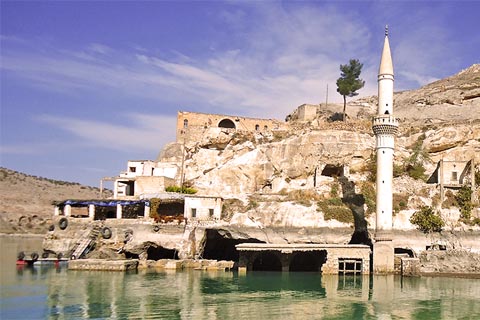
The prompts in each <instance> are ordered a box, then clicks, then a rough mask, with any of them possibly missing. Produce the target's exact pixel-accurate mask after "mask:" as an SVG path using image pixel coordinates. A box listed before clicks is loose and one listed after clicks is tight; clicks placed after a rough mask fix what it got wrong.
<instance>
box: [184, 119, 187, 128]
mask: <svg viewBox="0 0 480 320" xmlns="http://www.w3.org/2000/svg"><path fill="white" fill-rule="evenodd" d="M187 127H188V120H187V119H185V120H183V128H184V129H186V128H187Z"/></svg>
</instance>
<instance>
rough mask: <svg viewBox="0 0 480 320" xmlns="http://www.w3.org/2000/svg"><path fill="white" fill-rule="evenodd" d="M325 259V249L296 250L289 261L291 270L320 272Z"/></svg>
mask: <svg viewBox="0 0 480 320" xmlns="http://www.w3.org/2000/svg"><path fill="white" fill-rule="evenodd" d="M325 261H327V253H326V251H312V252H297V253H296V254H295V255H294V256H293V258H292V260H291V261H290V268H289V270H290V271H291V272H320V271H321V267H322V265H323V264H324V263H325Z"/></svg>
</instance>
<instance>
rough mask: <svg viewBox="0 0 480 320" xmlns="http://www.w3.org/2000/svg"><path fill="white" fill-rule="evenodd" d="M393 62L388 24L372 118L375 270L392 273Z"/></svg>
mask: <svg viewBox="0 0 480 320" xmlns="http://www.w3.org/2000/svg"><path fill="white" fill-rule="evenodd" d="M393 81H394V77H393V63H392V55H391V53H390V44H389V42H388V26H387V27H385V42H384V44H383V52H382V58H381V60H380V68H379V70H378V112H377V115H376V116H375V117H374V118H373V132H374V133H375V137H376V141H377V143H376V150H377V213H376V220H375V221H376V227H375V243H374V246H373V272H374V273H377V274H378V273H391V272H393V270H394V269H393V264H394V248H393V244H392V198H393V191H392V182H393V156H394V148H395V135H396V134H397V131H398V121H397V120H396V119H395V117H394V116H393Z"/></svg>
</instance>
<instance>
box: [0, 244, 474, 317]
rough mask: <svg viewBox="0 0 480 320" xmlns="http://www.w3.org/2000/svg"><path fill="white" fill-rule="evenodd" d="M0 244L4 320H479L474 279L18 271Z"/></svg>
mask: <svg viewBox="0 0 480 320" xmlns="http://www.w3.org/2000/svg"><path fill="white" fill-rule="evenodd" d="M0 241H2V247H1V248H2V255H3V257H2V259H3V260H2V264H1V267H2V269H1V290H0V291H1V293H0V294H1V295H0V297H1V310H0V318H1V319H480V280H479V279H457V278H401V277H394V276H388V277H356V278H354V277H342V276H321V275H319V274H315V273H269V272H251V273H247V274H246V275H239V274H237V273H234V272H200V271H190V272H177V273H175V272H160V273H147V272H138V273H122V272H88V271H67V270H66V269H65V268H58V269H56V268H39V267H35V268H23V269H17V268H16V267H15V264H14V262H15V256H16V251H15V252H14V247H15V244H16V245H20V246H21V245H22V243H21V242H25V241H29V240H15V239H11V238H7V239H6V238H1V237H0ZM19 241H20V244H19ZM37 241H38V240H37ZM24 246H25V244H24ZM15 250H16V248H15ZM7 252H9V253H8V254H7ZM7 260H10V261H7Z"/></svg>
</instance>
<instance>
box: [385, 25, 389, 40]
mask: <svg viewBox="0 0 480 320" xmlns="http://www.w3.org/2000/svg"><path fill="white" fill-rule="evenodd" d="M385 37H388V24H386V25H385Z"/></svg>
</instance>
